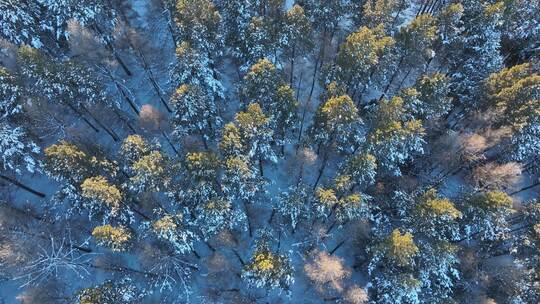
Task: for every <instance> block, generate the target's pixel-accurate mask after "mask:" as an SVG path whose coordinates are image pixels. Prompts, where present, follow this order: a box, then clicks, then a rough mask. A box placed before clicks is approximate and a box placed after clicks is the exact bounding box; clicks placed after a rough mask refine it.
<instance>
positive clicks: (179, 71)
mask: <svg viewBox="0 0 540 304" xmlns="http://www.w3.org/2000/svg"><path fill="white" fill-rule="evenodd" d="M213 66H214V61H213V60H212V59H211V58H210V57H209V56H208V54H206V53H204V52H201V50H199V49H197V48H196V47H194V46H192V45H191V44H190V43H189V42H187V41H182V43H180V45H179V46H178V47H177V48H176V63H175V64H174V65H173V67H172V69H171V82H172V83H174V84H176V85H183V84H186V85H194V86H198V87H200V88H201V89H202V90H204V91H205V92H206V94H207V96H208V97H210V98H212V99H214V98H224V95H223V94H224V93H223V91H224V89H223V85H222V84H221V81H219V79H218V78H217V75H216V73H215V71H214V69H213Z"/></svg>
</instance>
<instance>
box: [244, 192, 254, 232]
mask: <svg viewBox="0 0 540 304" xmlns="http://www.w3.org/2000/svg"><path fill="white" fill-rule="evenodd" d="M242 203H243V204H244V212H245V213H246V219H247V224H248V231H249V237H252V236H253V231H252V228H251V220H250V216H249V209H248V206H247V203H246V200H242Z"/></svg>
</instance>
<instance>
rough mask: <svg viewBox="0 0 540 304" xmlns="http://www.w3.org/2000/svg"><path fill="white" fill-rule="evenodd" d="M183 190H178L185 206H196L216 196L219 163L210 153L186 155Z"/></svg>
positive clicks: (215, 156)
mask: <svg viewBox="0 0 540 304" xmlns="http://www.w3.org/2000/svg"><path fill="white" fill-rule="evenodd" d="M184 167H185V174H184V175H185V180H186V182H187V184H186V187H185V189H182V190H180V191H179V192H180V194H181V196H182V198H183V199H184V200H185V202H186V205H191V206H197V205H198V204H203V203H205V202H207V201H208V200H212V199H214V198H215V197H216V196H217V193H218V191H219V189H218V184H217V178H218V174H219V170H220V169H221V162H220V160H219V159H218V157H217V155H215V154H214V153H212V152H194V153H188V154H187V155H186V160H185V166H184Z"/></svg>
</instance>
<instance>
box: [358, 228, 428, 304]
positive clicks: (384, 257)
mask: <svg viewBox="0 0 540 304" xmlns="http://www.w3.org/2000/svg"><path fill="white" fill-rule="evenodd" d="M369 252H370V253H371V260H370V263H369V266H368V271H369V274H370V275H371V277H372V279H371V282H372V284H373V288H374V294H373V297H372V299H373V301H374V303H388V304H390V303H421V302H420V299H419V293H420V286H421V282H420V280H419V278H418V275H417V273H416V271H415V266H416V258H417V256H418V253H419V248H418V246H417V244H416V243H415V242H414V240H413V235H412V234H411V233H409V232H406V233H402V232H401V231H400V230H399V229H395V230H393V231H392V233H391V234H390V235H388V236H387V237H385V238H383V239H382V240H381V241H380V242H378V243H375V244H374V245H373V246H372V247H370V248H369Z"/></svg>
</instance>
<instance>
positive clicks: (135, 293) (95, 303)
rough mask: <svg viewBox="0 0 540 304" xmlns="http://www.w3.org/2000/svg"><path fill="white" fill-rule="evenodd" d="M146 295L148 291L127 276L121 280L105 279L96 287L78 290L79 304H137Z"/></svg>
mask: <svg viewBox="0 0 540 304" xmlns="http://www.w3.org/2000/svg"><path fill="white" fill-rule="evenodd" d="M145 296H146V292H145V291H143V290H141V289H140V288H139V287H137V284H136V283H135V282H134V281H133V280H132V279H130V278H128V277H126V278H124V279H121V280H119V281H105V282H104V283H102V284H100V285H97V286H95V287H88V288H83V289H81V290H79V291H78V292H77V303H78V304H107V303H118V304H135V303H138V302H140V301H141V299H142V298H144V297H145Z"/></svg>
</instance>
